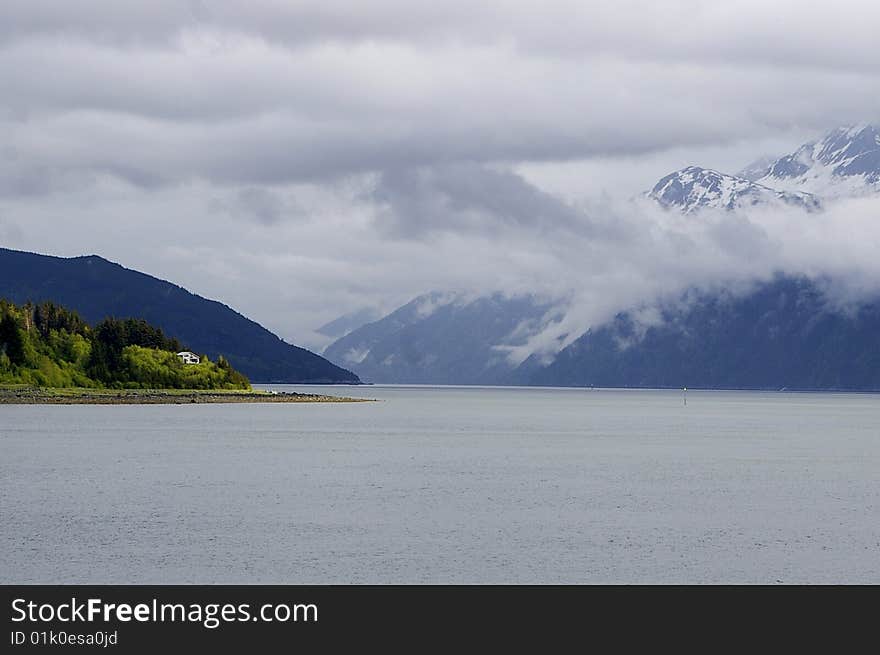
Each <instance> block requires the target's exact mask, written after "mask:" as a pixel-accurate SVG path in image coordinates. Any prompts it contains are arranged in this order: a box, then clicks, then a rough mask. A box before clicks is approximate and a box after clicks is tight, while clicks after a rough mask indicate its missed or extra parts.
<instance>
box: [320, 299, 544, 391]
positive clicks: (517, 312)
mask: <svg viewBox="0 0 880 655" xmlns="http://www.w3.org/2000/svg"><path fill="white" fill-rule="evenodd" d="M551 310H552V305H551V304H549V303H547V302H544V301H540V300H538V299H536V298H534V297H532V296H520V297H505V296H503V295H502V294H497V293H496V294H492V295H489V296H485V297H479V298H473V297H468V296H466V295H463V294H454V293H439V292H435V293H429V294H425V295H423V296H420V297H418V298H415V299H414V300H412V301H411V302H409V303H407V304H406V305H404V306H403V307H400V308H399V309H397V310H396V311H394V312H392V313H391V314H389V315H388V316H385V317H384V318H382V319H380V320H378V321H375V322H373V323H369V324H367V325H364V326H362V327H360V328H359V329H357V330H354V331H353V332H351V333H350V334H348V335H346V336H344V337H342V338H341V339H339V340H338V341H336V342H335V343H333V344H331V345H330V346H329V347H328V348H327V349H326V350H325V351H324V354H325V356H326V357H328V358H329V359H331V360H332V361H335V362H338V363H339V364H340V365H343V366H346V367H348V368H351V369H352V370H353V371H355V372H356V373H357V374H358V375H359V376H360V377H361V378H362V379H363V380H364V381H365V382H393V383H405V384H505V383H508V382H509V381H510V380H511V375H512V374H513V372H514V371H515V369H516V364H514V363H512V362H511V361H510V359H509V357H508V356H507V353H508V348H509V347H511V346H514V345H517V344H522V343H523V342H524V341H525V339H526V338H527V337H528V336H529V335H530V334H532V333H533V332H534V331H535V330H537V329H540V327H541V326H543V324H544V323H545V321H546V320H548V319H547V316H546V315H547V313H548V312H549V311H551Z"/></svg>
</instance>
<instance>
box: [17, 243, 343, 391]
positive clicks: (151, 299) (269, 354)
mask: <svg viewBox="0 0 880 655" xmlns="http://www.w3.org/2000/svg"><path fill="white" fill-rule="evenodd" d="M0 298H8V299H9V300H11V301H13V302H15V303H18V304H22V303H25V302H27V301H33V302H42V301H45V300H51V301H53V302H55V303H58V304H61V305H64V306H66V307H69V308H70V309H73V310H76V311H77V312H79V313H80V314H81V315H82V316H83V318H85V319H86V320H87V321H89V322H92V323H94V322H97V321H100V320H101V319H103V318H105V317H107V316H115V317H119V318H123V317H133V318H143V319H145V320H146V321H148V322H149V323H151V324H153V325H157V326H159V327H161V328H162V330H164V331H165V333H166V334H168V335H170V336H173V337H175V338H177V339H179V340H180V341H181V342H182V343H184V344H185V345H186V347H187V348H189V349H190V350H193V351H196V352H199V353H205V354H207V355H208V356H209V357H211V358H212V359H214V358H216V357H217V356H218V355H223V356H224V357H226V358H227V359H228V360H229V362H230V363H231V364H232V365H233V366H234V367H235V368H236V369H238V370H240V371H241V372H243V373H244V374H245V375H247V376H248V377H249V378H250V379H251V380H252V381H255V382H290V383H293V382H312V383H319V382H320V383H357V382H359V380H358V377H357V376H356V375H355V374H353V373H351V372H350V371H347V370H345V369H342V368H340V367H338V366H336V365H334V364H331V363H330V362H329V361H327V360H326V359H324V358H323V357H320V356H318V355H316V354H314V353H312V352H309V351H308V350H305V349H303V348H298V347H297V346H293V345H291V344H288V343H285V342H284V341H282V340H281V339H279V338H278V337H276V336H275V335H274V334H272V333H271V332H269V331H268V330H266V329H265V328H264V327H262V326H260V325H258V324H257V323H255V322H254V321H251V320H250V319H247V318H245V317H244V316H242V315H241V314H239V313H237V312H235V311H234V310H232V309H230V308H229V307H227V306H226V305H223V304H221V303H219V302H217V301H214V300H208V299H205V298H202V297H201V296H197V295H195V294H192V293H190V292H189V291H186V290H185V289H183V288H181V287H179V286H177V285H175V284H172V283H170V282H166V281H164V280H160V279H157V278H154V277H151V276H149V275H146V274H144V273H139V272H137V271H132V270H130V269H127V268H123V267H122V266H120V265H119V264H114V263H112V262H109V261H107V260H106V259H102V258H101V257H97V256H94V255H92V256H88V257H74V258H70V259H66V258H60V257H49V256H46V255H37V254H32V253H25V252H19V251H15V250H6V249H3V248H0Z"/></svg>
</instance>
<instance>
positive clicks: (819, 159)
mask: <svg viewBox="0 0 880 655" xmlns="http://www.w3.org/2000/svg"><path fill="white" fill-rule="evenodd" d="M757 182H759V183H760V184H763V185H765V186H769V187H773V188H777V189H782V190H786V191H804V192H809V193H814V194H817V195H820V196H824V197H827V198H837V197H842V196H851V195H862V194H866V193H876V192H880V128H878V126H876V125H871V124H869V123H861V124H858V125H848V126H845V127H839V128H837V129H834V130H831V131H830V132H828V133H827V134H826V135H825V136H823V137H822V138H821V139H819V140H817V141H813V142H810V143H805V144H804V145H802V146H801V147H800V148H798V149H797V150H796V151H795V152H793V153H791V154H789V155H786V156H784V157H780V158H779V159H777V160H776V161H775V162H774V163H773V164H772V165H771V166H770V167H769V168H768V169H767V172H766V174H765V175H764V176H763V177H761V178H758V179H757Z"/></svg>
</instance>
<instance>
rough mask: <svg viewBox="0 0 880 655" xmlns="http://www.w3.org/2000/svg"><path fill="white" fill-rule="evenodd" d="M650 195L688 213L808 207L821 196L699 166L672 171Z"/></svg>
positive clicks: (816, 206)
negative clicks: (784, 188)
mask: <svg viewBox="0 0 880 655" xmlns="http://www.w3.org/2000/svg"><path fill="white" fill-rule="evenodd" d="M647 195H648V197H649V198H653V199H654V200H656V201H657V202H658V203H660V204H661V205H663V206H664V207H669V208H677V209H679V210H681V211H682V212H684V213H686V214H687V213H690V212H694V211H698V210H701V209H728V210H738V209H744V208H748V207H752V206H755V205H765V204H775V203H778V204H785V205H793V206H796V207H801V208H803V209H806V210H815V209H818V208H819V207H820V203H819V201H818V199H817V198H816V197H814V196H813V195H811V194H809V193H803V192H787V191H777V190H775V189H772V188H770V187H768V186H765V185H763V184H758V183H756V182H752V181H751V180H747V179H745V178H743V177H736V176H734V175H727V174H725V173H719V172H718V171H713V170H711V169H708V168H700V167H699V166H688V167H687V168H683V169H681V170H680V171H675V172H674V173H670V174H669V175H667V176H666V177H664V178H663V179H661V180H660V181H659V182H658V183H657V184H656V185H655V186H654V188H653V189H652V190H651V191H650V192H648V194H647Z"/></svg>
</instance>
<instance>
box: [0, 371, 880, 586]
mask: <svg viewBox="0 0 880 655" xmlns="http://www.w3.org/2000/svg"><path fill="white" fill-rule="evenodd" d="M276 388H280V387H276ZM285 388H288V389H292V388H293V387H285ZM309 390H311V391H314V390H315V388H314V387H312V388H309ZM320 390H321V391H329V392H331V393H337V394H347V395H360V396H366V397H372V398H378V399H380V400H381V402H377V403H357V404H290V405H179V406H59V407H49V406H0V525H2V527H0V582H6V583H12V582H26V583H30V582H41V583H51V582H92V583H219V582H232V583H236V582H240V583H258V582H263V583H306V582H318V583H331V582H335V583H348V582H358V583H359V582H364V583H366V582H378V583H391V582H538V583H543V582H547V583H549V582H627V583H629V582H776V581H782V582H874V583H878V582H880V396H877V395H856V394H853V395H847V394H788V393H753V392H689V393H688V399H687V406H685V405H684V402H683V397H682V394H681V393H680V392H668V391H605V390H595V391H591V390H574V389H522V388H520V389H496V388H451V387H446V388H419V387H361V388H347V387H346V388H332V389H325V388H320Z"/></svg>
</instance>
